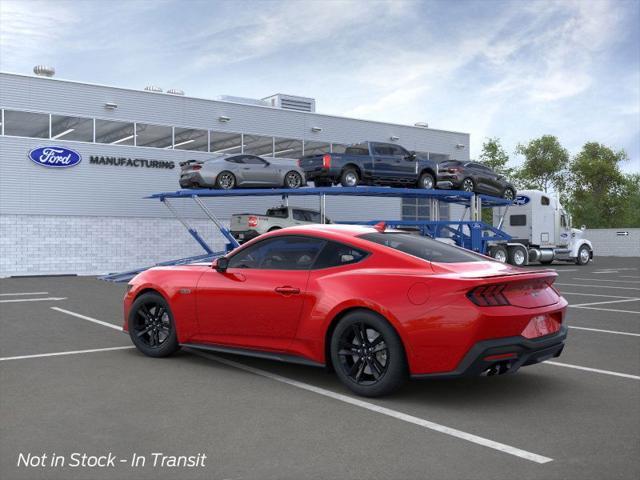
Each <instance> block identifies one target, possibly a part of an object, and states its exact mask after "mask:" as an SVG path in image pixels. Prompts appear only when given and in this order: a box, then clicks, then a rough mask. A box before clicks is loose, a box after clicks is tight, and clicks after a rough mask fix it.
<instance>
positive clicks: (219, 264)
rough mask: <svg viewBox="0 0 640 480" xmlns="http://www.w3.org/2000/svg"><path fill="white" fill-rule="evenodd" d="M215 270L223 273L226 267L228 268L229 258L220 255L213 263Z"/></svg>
mask: <svg viewBox="0 0 640 480" xmlns="http://www.w3.org/2000/svg"><path fill="white" fill-rule="evenodd" d="M214 267H215V269H216V271H218V272H220V273H224V272H226V271H227V268H229V259H228V258H227V257H220V258H218V259H217V260H216V263H215V265H214Z"/></svg>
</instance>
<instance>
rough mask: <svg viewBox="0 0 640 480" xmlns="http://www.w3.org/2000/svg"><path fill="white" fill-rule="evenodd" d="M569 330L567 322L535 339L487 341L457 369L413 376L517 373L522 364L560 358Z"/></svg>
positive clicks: (440, 376) (517, 338) (473, 349)
mask: <svg viewBox="0 0 640 480" xmlns="http://www.w3.org/2000/svg"><path fill="white" fill-rule="evenodd" d="M567 331H568V328H567V326H566V325H563V326H562V327H561V328H560V330H559V331H558V332H556V333H554V334H551V335H546V336H544V337H540V338H534V339H531V340H529V339H527V338H524V337H521V336H517V337H506V338H496V339H492V340H483V341H481V342H478V343H476V344H475V345H474V346H473V347H471V349H470V350H469V351H468V352H467V354H466V355H465V356H464V358H463V359H462V361H461V362H460V363H459V365H458V367H457V368H456V369H455V370H453V371H450V372H442V373H426V374H418V375H412V376H411V377H412V378H416V379H420V378H447V377H460V376H478V375H481V374H482V373H484V372H486V371H488V370H491V369H492V368H493V369H494V370H495V371H496V372H497V373H514V372H516V371H518V370H519V369H520V367H525V366H527V365H534V364H536V363H540V362H544V361H545V360H549V359H550V358H555V357H559V356H560V354H561V353H562V350H563V349H564V343H565V340H566V338H567ZM487 357H489V358H487Z"/></svg>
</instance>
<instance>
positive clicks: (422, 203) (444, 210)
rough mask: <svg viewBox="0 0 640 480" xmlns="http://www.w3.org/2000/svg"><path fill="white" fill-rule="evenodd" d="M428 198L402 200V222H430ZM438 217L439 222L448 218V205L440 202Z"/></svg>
mask: <svg viewBox="0 0 640 480" xmlns="http://www.w3.org/2000/svg"><path fill="white" fill-rule="evenodd" d="M430 200H431V199H429V198H403V199H402V220H408V221H418V222H423V221H429V220H431V203H430ZM439 214H440V215H439V216H440V219H441V220H446V219H448V218H449V204H448V203H444V202H440V206H439Z"/></svg>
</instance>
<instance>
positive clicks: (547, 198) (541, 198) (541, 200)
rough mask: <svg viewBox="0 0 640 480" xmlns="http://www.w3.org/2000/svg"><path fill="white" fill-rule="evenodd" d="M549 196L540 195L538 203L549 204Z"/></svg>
mask: <svg viewBox="0 0 640 480" xmlns="http://www.w3.org/2000/svg"><path fill="white" fill-rule="evenodd" d="M549 203H550V201H549V197H540V205H549Z"/></svg>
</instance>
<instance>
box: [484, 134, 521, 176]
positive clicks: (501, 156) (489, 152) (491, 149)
mask: <svg viewBox="0 0 640 480" xmlns="http://www.w3.org/2000/svg"><path fill="white" fill-rule="evenodd" d="M480 162H482V164H483V165H486V166H487V167H489V168H491V169H493V170H494V171H496V172H497V173H500V174H501V175H504V176H507V177H510V176H511V175H513V168H510V167H507V163H509V155H508V154H507V152H506V151H505V150H504V148H503V147H502V144H501V143H500V139H499V138H497V137H492V138H487V139H486V141H485V142H484V143H483V144H482V153H481V154H480Z"/></svg>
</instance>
